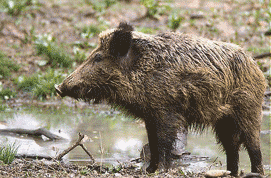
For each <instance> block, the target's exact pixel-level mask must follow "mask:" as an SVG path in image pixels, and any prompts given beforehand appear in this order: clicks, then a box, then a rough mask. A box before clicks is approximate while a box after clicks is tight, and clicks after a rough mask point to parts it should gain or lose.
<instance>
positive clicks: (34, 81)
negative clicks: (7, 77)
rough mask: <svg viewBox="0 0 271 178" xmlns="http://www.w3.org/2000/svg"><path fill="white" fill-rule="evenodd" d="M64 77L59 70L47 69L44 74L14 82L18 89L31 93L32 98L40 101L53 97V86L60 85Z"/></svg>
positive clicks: (18, 79)
mask: <svg viewBox="0 0 271 178" xmlns="http://www.w3.org/2000/svg"><path fill="white" fill-rule="evenodd" d="M64 77H65V75H64V74H62V72H61V70H53V69H48V70H47V71H46V72H45V73H41V72H40V73H37V74H33V75H32V76H20V77H18V78H16V79H15V80H14V82H15V84H17V86H18V88H19V89H21V90H23V91H25V92H31V93H32V95H33V96H34V97H37V98H39V99H41V100H43V99H46V98H49V97H52V96H55V95H56V91H55V87H54V86H55V84H57V83H60V82H61V81H62V80H63V79H64Z"/></svg>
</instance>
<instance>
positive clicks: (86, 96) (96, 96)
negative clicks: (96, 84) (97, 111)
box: [55, 84, 104, 104]
mask: <svg viewBox="0 0 271 178" xmlns="http://www.w3.org/2000/svg"><path fill="white" fill-rule="evenodd" d="M55 90H56V92H57V94H59V95H60V96H61V97H62V98H63V97H65V96H69V97H71V98H74V99H76V100H83V101H85V102H90V101H91V100H93V104H98V103H100V102H101V101H102V100H104V97H103V96H102V94H101V92H100V90H98V89H96V88H91V89H86V88H85V89H82V88H79V87H74V88H72V89H71V90H67V89H65V87H63V86H62V85H61V84H60V85H55Z"/></svg>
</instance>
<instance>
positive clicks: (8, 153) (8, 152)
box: [0, 142, 19, 164]
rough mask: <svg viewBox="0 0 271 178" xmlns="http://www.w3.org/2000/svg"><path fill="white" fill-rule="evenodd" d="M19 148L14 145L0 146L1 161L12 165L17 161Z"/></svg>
mask: <svg viewBox="0 0 271 178" xmlns="http://www.w3.org/2000/svg"><path fill="white" fill-rule="evenodd" d="M18 148H19V146H16V145H15V142H14V143H13V144H7V145H5V146H3V145H2V146H0V160H1V161H3V162H4V163H5V164H10V163H12V161H13V160H14V159H15V155H16V154H17V151H18Z"/></svg>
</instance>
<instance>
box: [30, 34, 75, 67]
mask: <svg viewBox="0 0 271 178" xmlns="http://www.w3.org/2000/svg"><path fill="white" fill-rule="evenodd" d="M34 43H35V46H36V51H37V54H38V55H45V56H46V57H47V60H48V64H50V65H51V66H52V67H70V66H71V65H72V62H73V60H72V58H71V57H70V56H69V55H68V54H67V52H66V51H64V50H63V48H60V47H59V46H58V45H57V44H56V42H55V38H54V37H52V36H51V35H50V34H44V35H38V36H37V37H36V39H35V42H34Z"/></svg>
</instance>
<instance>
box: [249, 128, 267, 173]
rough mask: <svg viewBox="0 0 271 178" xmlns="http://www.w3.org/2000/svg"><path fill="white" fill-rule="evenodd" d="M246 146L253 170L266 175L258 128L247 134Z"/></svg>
mask: <svg viewBox="0 0 271 178" xmlns="http://www.w3.org/2000/svg"><path fill="white" fill-rule="evenodd" d="M245 147H246V149H247V151H248V154H249V157H250V161H251V172H254V173H259V174H262V175H264V171H263V164H262V153H261V150H260V132H259V131H258V130H256V131H254V133H253V134H245Z"/></svg>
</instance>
